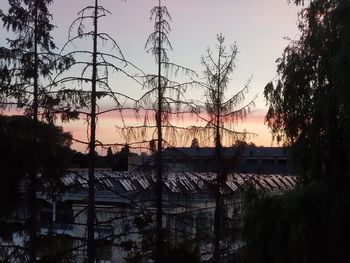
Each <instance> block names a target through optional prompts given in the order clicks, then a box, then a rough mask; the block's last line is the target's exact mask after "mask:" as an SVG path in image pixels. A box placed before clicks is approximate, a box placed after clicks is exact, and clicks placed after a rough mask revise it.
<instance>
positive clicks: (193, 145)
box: [191, 138, 199, 148]
mask: <svg viewBox="0 0 350 263" xmlns="http://www.w3.org/2000/svg"><path fill="white" fill-rule="evenodd" d="M191 148H199V142H198V139H197V138H193V139H192V142H191Z"/></svg>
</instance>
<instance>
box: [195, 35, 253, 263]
mask: <svg viewBox="0 0 350 263" xmlns="http://www.w3.org/2000/svg"><path fill="white" fill-rule="evenodd" d="M224 41H225V38H224V36H223V35H222V34H218V35H217V42H218V43H217V55H216V56H215V55H214V54H213V52H212V51H211V50H210V49H208V51H207V55H206V56H203V57H202V65H203V66H204V75H205V77H206V80H207V81H206V83H200V85H201V86H202V87H203V88H204V91H205V97H206V101H205V103H204V105H203V104H202V105H199V106H200V108H201V110H202V111H203V112H205V113H207V116H208V117H207V118H206V117H203V116H200V119H201V120H202V121H204V123H205V126H204V127H194V128H193V130H194V131H195V132H196V133H197V134H198V136H199V138H200V140H201V141H205V143H208V141H209V140H208V139H209V138H214V145H215V156H216V165H217V167H216V179H215V181H216V183H215V185H216V187H215V203H216V208H215V215H214V262H216V263H218V262H221V256H222V254H223V253H224V251H223V248H222V247H221V245H220V244H221V241H222V229H223V228H222V224H223V222H222V218H223V209H224V207H223V204H224V203H223V202H224V200H223V198H222V195H221V191H222V187H223V185H224V184H225V181H226V176H227V171H225V169H224V167H225V164H224V162H223V159H224V158H223V156H222V145H223V142H229V144H231V145H232V143H233V142H234V141H235V140H237V139H242V138H245V137H246V136H247V134H249V133H248V132H246V131H243V132H238V131H236V130H234V125H235V124H236V122H237V121H238V120H243V119H244V118H245V117H246V115H247V113H248V112H249V111H250V108H251V107H252V106H254V99H252V100H250V101H249V102H248V103H247V104H243V106H242V103H243V102H244V98H245V94H246V93H247V92H248V90H249V83H250V80H249V81H248V82H247V83H246V84H245V85H244V87H243V88H242V89H241V90H239V91H238V92H237V93H235V94H234V95H233V96H231V97H230V98H228V99H227V98H226V95H225V94H226V91H227V89H228V87H229V82H230V75H231V74H232V72H233V69H234V67H235V64H234V62H235V60H236V55H237V47H236V45H233V44H231V45H230V46H229V47H228V48H227V47H226V46H225V44H224ZM250 134H251V133H250Z"/></svg>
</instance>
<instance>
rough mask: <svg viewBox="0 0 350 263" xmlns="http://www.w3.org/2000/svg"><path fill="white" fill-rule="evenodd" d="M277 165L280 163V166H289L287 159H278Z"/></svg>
mask: <svg viewBox="0 0 350 263" xmlns="http://www.w3.org/2000/svg"><path fill="white" fill-rule="evenodd" d="M277 163H278V164H279V165H286V164H287V159H278V160H277Z"/></svg>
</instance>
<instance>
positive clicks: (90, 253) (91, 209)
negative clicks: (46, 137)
mask: <svg viewBox="0 0 350 263" xmlns="http://www.w3.org/2000/svg"><path fill="white" fill-rule="evenodd" d="M97 16H98V0H95V11H94V36H93V55H92V85H91V116H90V144H89V171H88V173H89V179H88V187H89V197H88V215H87V228H88V241H87V257H88V263H94V262H95V257H96V253H95V252H96V249H95V237H94V233H95V147H96V81H97Z"/></svg>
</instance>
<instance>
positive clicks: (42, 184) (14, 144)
mask: <svg viewBox="0 0 350 263" xmlns="http://www.w3.org/2000/svg"><path fill="white" fill-rule="evenodd" d="M33 122H34V120H32V119H29V118H27V117H24V116H12V117H6V116H1V117H0V138H1V140H0V152H2V153H3V154H2V157H1V160H0V167H1V173H0V181H1V184H0V185H1V186H0V202H1V204H0V206H1V211H0V237H1V239H2V244H1V245H0V251H1V252H0V261H2V262H3V260H4V257H5V255H6V253H3V252H4V251H5V250H6V249H9V248H11V249H9V252H10V253H9V255H10V254H11V253H13V255H14V256H12V258H11V256H10V259H11V261H9V262H13V261H14V260H15V259H16V257H18V258H22V257H24V258H27V256H26V253H23V250H24V251H25V249H26V248H25V247H18V245H17V244H16V243H15V242H13V240H12V238H13V236H15V235H16V234H21V233H23V230H24V231H26V230H27V228H26V223H25V222H22V221H20V219H16V218H12V216H13V214H14V213H13V212H14V211H15V210H16V209H25V208H27V209H28V208H30V202H32V200H31V198H28V193H24V192H23V191H21V190H20V189H21V188H23V186H25V188H26V187H28V185H27V183H28V179H29V176H28V175H30V172H31V162H32V160H31V158H30V156H32V155H33V154H36V160H37V172H40V181H38V182H37V185H36V189H37V190H38V191H39V189H40V191H41V192H43V193H45V194H46V195H47V196H49V197H52V198H54V197H55V194H57V193H58V192H59V189H61V190H63V185H62V183H61V181H60V178H61V177H62V175H63V174H64V171H65V169H66V168H67V166H68V165H69V163H70V159H71V157H72V154H73V152H72V151H71V150H70V148H69V147H70V145H71V135H70V134H69V133H65V132H63V129H62V128H61V127H57V126H54V125H53V124H46V123H43V122H37V124H36V135H37V136H36V138H37V142H36V149H34V148H33V143H32V134H31V133H30V132H28V130H27V129H28V127H31V126H32V125H33ZM29 182H30V181H29ZM29 186H30V185H29ZM36 220H37V218H36ZM23 238H24V237H23ZM6 241H8V242H6ZM33 245H34V246H35V247H34V248H35V251H37V250H38V249H39V248H38V244H37V243H35V244H33ZM16 251H17V252H19V253H18V254H16ZM15 255H17V256H15ZM19 255H21V256H19ZM20 262H23V261H20Z"/></svg>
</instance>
